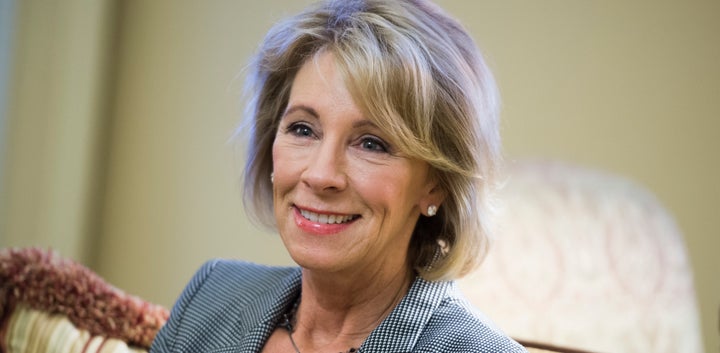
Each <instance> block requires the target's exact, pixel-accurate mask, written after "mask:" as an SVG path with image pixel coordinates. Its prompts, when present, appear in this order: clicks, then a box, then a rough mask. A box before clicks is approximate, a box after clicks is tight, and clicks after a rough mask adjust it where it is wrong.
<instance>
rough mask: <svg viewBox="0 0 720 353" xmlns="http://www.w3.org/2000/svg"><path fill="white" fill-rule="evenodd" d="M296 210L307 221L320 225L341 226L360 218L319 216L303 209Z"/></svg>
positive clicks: (351, 216)
mask: <svg viewBox="0 0 720 353" xmlns="http://www.w3.org/2000/svg"><path fill="white" fill-rule="evenodd" d="M298 210H299V211H300V215H302V216H303V218H305V219H307V220H308V221H310V222H315V223H322V224H343V223H348V222H350V221H353V220H355V219H356V218H358V217H360V216H359V215H340V214H321V213H315V212H310V211H308V210H303V209H298Z"/></svg>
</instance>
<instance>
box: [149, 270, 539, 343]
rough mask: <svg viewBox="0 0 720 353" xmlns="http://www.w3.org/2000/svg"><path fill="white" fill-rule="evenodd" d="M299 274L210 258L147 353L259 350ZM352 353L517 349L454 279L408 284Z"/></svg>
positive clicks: (296, 287)
mask: <svg viewBox="0 0 720 353" xmlns="http://www.w3.org/2000/svg"><path fill="white" fill-rule="evenodd" d="M300 279H301V274H300V269H299V268H292V267H282V268H280V267H268V266H262V265H256V264H251V263H247V262H240V261H229V260H214V261H210V262H208V263H206V264H205V265H203V266H202V268H200V270H198V272H197V273H196V274H195V276H194V277H193V278H192V280H191V281H190V283H189V284H188V285H187V287H186V288H185V290H184V291H183V293H182V294H181V295H180V298H179V299H178V301H177V302H176V303H175V306H174V307H173V309H172V312H171V314H170V319H169V320H168V322H167V323H166V324H165V326H164V327H163V328H162V329H161V330H160V332H159V333H158V335H157V337H156V338H155V341H154V342H153V345H152V347H151V349H150V352H151V353H162V352H188V353H198V352H216V353H220V352H228V353H229V352H238V353H239V352H247V353H250V352H253V353H254V352H259V351H260V350H261V349H262V347H263V345H264V344H265V342H266V341H267V339H268V338H269V337H270V334H271V333H272V332H273V330H275V327H276V326H277V323H278V321H279V320H281V317H282V315H283V314H284V313H285V312H287V310H288V309H289V308H290V306H291V305H292V304H293V302H294V300H295V299H296V298H297V296H298V295H299V294H300ZM359 352H364V353H368V352H393V353H395V352H418V353H419V352H423V353H425V352H427V353H429V352H468V353H469V352H488V353H490V352H525V349H524V348H523V347H522V346H520V345H519V344H517V343H516V342H514V341H513V340H511V339H510V338H508V337H506V336H505V335H504V334H502V333H501V332H499V331H498V330H496V329H495V328H493V327H492V326H491V324H490V323H489V322H488V321H487V320H485V319H483V318H482V317H481V316H480V315H479V314H477V313H475V312H474V310H473V309H472V308H471V307H470V306H469V305H468V304H467V303H466V301H465V300H464V299H462V297H461V295H460V294H459V293H458V291H457V288H456V286H455V284H454V282H428V281H425V280H423V279H421V278H418V279H416V280H415V282H414V283H413V284H412V286H411V288H410V291H409V292H408V294H407V295H406V296H405V297H404V298H403V299H402V301H401V302H400V303H399V304H398V306H397V307H396V308H395V309H394V310H393V311H392V313H390V315H389V316H388V317H387V318H385V320H384V321H383V322H382V323H381V324H380V325H379V326H378V327H377V328H376V329H375V330H374V331H373V332H372V333H371V334H370V336H368V338H367V339H366V340H365V342H364V343H363V344H362V346H361V347H360V348H359Z"/></svg>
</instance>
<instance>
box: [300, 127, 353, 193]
mask: <svg viewBox="0 0 720 353" xmlns="http://www.w3.org/2000/svg"><path fill="white" fill-rule="evenodd" d="M343 151H344V149H343V148H342V145H341V144H339V143H335V142H333V141H331V140H323V141H322V142H321V143H320V144H319V145H318V146H317V150H316V151H315V153H314V154H311V155H310V156H309V158H308V161H307V163H308V164H307V167H306V169H305V171H304V172H303V174H302V176H301V178H302V182H303V183H305V184H306V185H308V186H309V187H310V188H311V189H313V190H314V191H315V192H318V193H320V192H337V191H341V190H344V189H345V187H346V186H347V174H346V173H345V169H346V163H345V162H346V159H345V156H344V152H343Z"/></svg>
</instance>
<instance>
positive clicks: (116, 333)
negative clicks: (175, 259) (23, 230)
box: [0, 248, 169, 353]
mask: <svg viewBox="0 0 720 353" xmlns="http://www.w3.org/2000/svg"><path fill="white" fill-rule="evenodd" d="M168 315H169V313H168V310H167V309H165V308H163V307H161V306H158V305H155V304H152V303H148V302H146V301H144V300H142V299H140V298H138V297H135V296H131V295H128V294H126V293H125V292H123V291H121V290H119V289H117V288H115V287H113V286H111V285H109V284H108V283H107V282H105V281H104V280H103V279H102V278H100V276H98V275H97V274H95V273H94V272H92V271H91V270H89V269H88V268H86V267H84V266H82V265H80V264H78V263H76V262H74V261H72V260H69V259H64V258H62V257H60V256H59V255H58V254H57V253H55V252H53V251H50V250H42V249H37V248H24V249H0V352H6V353H12V352H45V351H48V350H50V349H53V352H55V351H57V352H60V351H62V352H101V351H108V349H110V350H112V351H114V352H123V351H126V352H136V351H142V350H145V349H148V348H149V347H150V344H151V343H152V340H153V338H154V337H155V335H156V334H157V332H158V330H159V329H160V327H162V325H163V324H164V323H165V322H166V321H167V318H168ZM58 348H62V349H58Z"/></svg>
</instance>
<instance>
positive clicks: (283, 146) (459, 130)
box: [151, 0, 523, 353]
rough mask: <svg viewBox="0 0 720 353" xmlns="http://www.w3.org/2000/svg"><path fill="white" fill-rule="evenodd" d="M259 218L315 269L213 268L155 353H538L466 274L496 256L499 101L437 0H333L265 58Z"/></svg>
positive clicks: (257, 84)
mask: <svg viewBox="0 0 720 353" xmlns="http://www.w3.org/2000/svg"><path fill="white" fill-rule="evenodd" d="M251 68H252V71H251V74H250V78H249V83H250V86H249V90H250V92H251V93H252V98H253V99H252V101H251V103H250V105H249V106H250V109H249V113H248V116H249V119H250V126H252V130H251V136H250V144H249V146H250V148H249V153H248V155H249V157H248V162H247V165H246V175H245V200H246V206H247V207H246V208H247V209H248V210H250V211H253V212H254V216H255V217H256V218H257V219H259V220H260V221H262V222H264V223H265V224H267V225H269V226H273V227H276V228H277V230H278V231H279V233H280V236H281V238H282V240H283V243H284V244H285V246H286V248H287V249H288V252H289V253H290V255H291V257H292V258H293V259H294V260H295V262H297V264H298V265H299V268H273V267H265V266H259V265H254V264H249V263H243V262H238V261H212V262H209V263H207V264H206V265H205V266H203V268H201V269H200V270H199V271H198V273H197V274H196V275H195V277H194V278H193V279H192V281H191V282H190V283H189V284H188V286H187V288H186V289H185V291H184V292H183V294H182V295H181V297H180V298H179V300H178V302H177V303H176V304H175V307H174V308H173V311H172V314H171V317H170V320H169V321H168V323H167V324H166V326H165V327H164V328H163V329H162V331H161V332H160V333H159V334H158V337H157V338H156V340H155V342H154V344H153V347H152V350H151V351H152V352H209V351H212V352H269V353H272V352H410V351H412V352H520V351H523V348H522V347H520V346H519V345H517V344H516V343H515V342H514V341H512V340H510V339H508V338H507V337H505V336H504V335H503V334H502V333H500V332H498V331H496V330H495V329H493V328H492V327H491V326H490V325H489V324H488V323H487V322H485V321H484V320H483V319H482V318H480V317H479V316H478V315H476V314H474V313H473V311H472V309H470V307H469V305H468V304H467V303H466V302H465V301H464V300H463V299H462V297H461V296H460V294H458V293H457V290H456V287H455V285H454V284H453V282H452V281H451V280H452V279H454V278H457V277H459V276H462V275H464V274H465V273H467V272H468V271H469V270H471V269H472V268H473V267H474V266H475V265H476V264H477V263H478V262H479V261H481V259H482V257H483V255H484V252H485V248H486V231H485V229H486V227H487V224H488V222H489V220H488V215H487V209H488V208H487V205H486V203H487V202H486V199H487V195H486V194H487V192H488V190H489V189H490V188H491V187H492V182H493V176H494V172H495V168H496V164H497V161H498V159H499V136H498V121H497V102H496V91H495V87H494V83H493V79H492V77H491V74H490V72H489V71H488V69H487V67H486V66H485V64H484V63H483V61H482V59H481V56H480V54H479V52H478V50H477V48H476V46H475V45H474V43H473V41H472V40H471V39H470V37H469V36H468V35H467V34H466V32H465V31H464V30H463V29H462V28H461V27H460V25H459V24H458V23H456V22H455V21H454V20H452V19H450V18H449V17H448V16H447V15H445V14H444V13H443V12H441V10H440V9H439V8H437V7H435V6H434V5H432V4H430V3H427V2H425V1H420V0H405V1H387V0H366V1H348V0H340V1H327V2H324V3H320V4H317V5H316V6H314V7H312V8H310V9H308V10H306V11H305V12H303V13H301V14H299V15H297V16H295V17H292V18H290V19H288V20H287V21H285V22H282V23H279V24H277V25H276V26H275V27H274V28H273V29H272V30H271V31H270V33H269V34H268V35H267V37H266V38H265V40H264V42H263V44H262V46H261V48H260V51H259V53H258V55H257V56H256V59H255V61H254V63H253V65H252V67H251Z"/></svg>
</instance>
